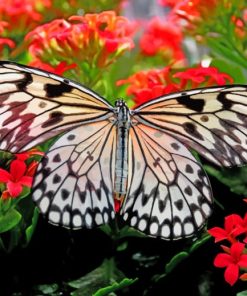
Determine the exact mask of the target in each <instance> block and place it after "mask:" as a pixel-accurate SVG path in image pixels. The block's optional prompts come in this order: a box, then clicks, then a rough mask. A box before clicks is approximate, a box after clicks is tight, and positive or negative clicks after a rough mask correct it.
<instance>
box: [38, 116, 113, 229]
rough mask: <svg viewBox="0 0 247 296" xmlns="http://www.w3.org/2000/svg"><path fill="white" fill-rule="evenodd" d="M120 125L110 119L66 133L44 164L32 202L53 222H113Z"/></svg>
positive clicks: (70, 225)
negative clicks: (117, 134) (117, 138)
mask: <svg viewBox="0 0 247 296" xmlns="http://www.w3.org/2000/svg"><path fill="white" fill-rule="evenodd" d="M115 149H116V127H115V125H114V124H112V122H111V121H109V120H103V121H100V122H94V123H91V124H86V125H81V126H80V127H77V128H74V129H72V130H71V131H69V132H67V133H65V134H63V135H62V136H61V137H60V138H59V139H58V140H57V141H56V142H55V143H54V144H53V145H52V146H51V147H50V148H49V151H48V152H47V154H46V156H45V157H44V158H43V160H42V162H41V163H40V165H39V167H38V170H37V173H36V176H35V179H34V184H33V199H34V201H35V202H36V203H37V206H38V208H39V209H40V212H41V213H42V214H44V215H45V216H47V217H48V219H49V221H50V222H51V223H53V224H57V225H62V226H64V227H67V228H73V229H76V228H81V227H86V228H92V227H94V226H99V225H101V224H105V223H108V222H109V221H110V220H111V219H113V218H114V216H115V214H114V205H113V184H114V168H115Z"/></svg>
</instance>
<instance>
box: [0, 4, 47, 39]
mask: <svg viewBox="0 0 247 296" xmlns="http://www.w3.org/2000/svg"><path fill="white" fill-rule="evenodd" d="M50 5H51V1H50V0H5V1H0V20H3V21H6V22H8V23H9V30H10V31H11V32H12V31H13V30H14V31H15V33H16V32H18V33H20V34H22V35H24V33H25V32H27V31H28V30H29V29H30V28H33V27H35V26H36V25H37V23H39V22H41V21H42V19H43V15H42V14H41V11H42V10H44V9H45V8H47V7H50Z"/></svg>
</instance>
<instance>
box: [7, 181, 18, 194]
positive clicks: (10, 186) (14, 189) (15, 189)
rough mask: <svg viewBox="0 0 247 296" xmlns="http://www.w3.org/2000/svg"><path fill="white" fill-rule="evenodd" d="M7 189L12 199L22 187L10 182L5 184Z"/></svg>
mask: <svg viewBox="0 0 247 296" xmlns="http://www.w3.org/2000/svg"><path fill="white" fill-rule="evenodd" d="M7 188H8V191H9V194H10V195H11V196H12V197H17V196H18V195H20V194H21V192H22V186H21V184H19V183H14V182H12V181H10V182H8V183H7Z"/></svg>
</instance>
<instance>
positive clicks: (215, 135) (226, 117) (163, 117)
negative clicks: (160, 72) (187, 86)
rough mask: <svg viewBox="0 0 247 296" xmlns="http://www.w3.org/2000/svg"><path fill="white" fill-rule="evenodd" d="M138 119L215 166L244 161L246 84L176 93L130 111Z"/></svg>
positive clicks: (246, 147)
mask: <svg viewBox="0 0 247 296" xmlns="http://www.w3.org/2000/svg"><path fill="white" fill-rule="evenodd" d="M133 115H134V118H135V119H136V120H138V121H139V122H141V123H143V124H145V125H148V126H152V127H155V128H156V129H159V130H162V131H163V130H165V131H166V132H167V133H169V134H171V135H172V136H173V137H175V138H176V139H178V140H180V141H181V142H183V143H184V144H185V145H186V146H188V147H189V148H192V149H195V150H196V151H197V152H199V153H200V154H202V155H203V157H205V158H207V159H208V160H209V161H211V162H213V163H215V164H217V165H219V166H234V165H238V166H241V165H243V164H245V163H246V162H247V116H246V115H247V87H246V86H244V85H231V86H223V87H211V88H205V89H197V90H191V91H188V92H181V93H176V94H172V95H168V96H164V97H161V98H158V99H156V100H153V101H150V102H148V103H146V104H144V105H142V106H140V107H139V108H137V109H136V110H134V111H133Z"/></svg>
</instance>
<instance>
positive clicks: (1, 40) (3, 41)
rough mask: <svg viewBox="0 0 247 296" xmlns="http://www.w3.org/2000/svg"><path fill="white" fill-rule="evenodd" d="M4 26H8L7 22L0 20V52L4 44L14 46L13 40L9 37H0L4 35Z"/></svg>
mask: <svg viewBox="0 0 247 296" xmlns="http://www.w3.org/2000/svg"><path fill="white" fill-rule="evenodd" d="M6 27H8V23H7V22H4V21H0V53H1V52H2V51H3V47H4V46H6V45H7V46H8V47H10V48H14V47H15V43H14V41H13V40H11V39H9V38H4V37H1V36H4V30H5V28H6Z"/></svg>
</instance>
